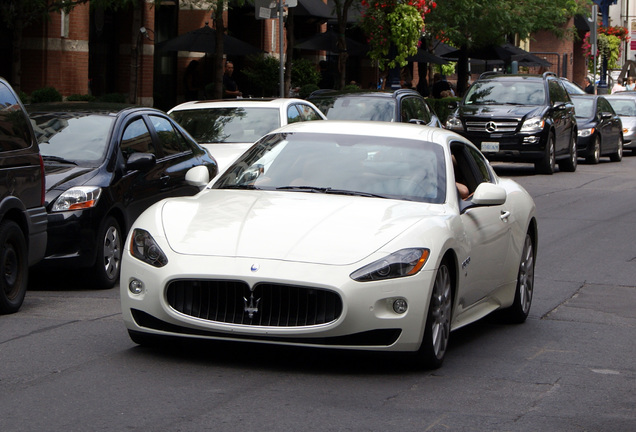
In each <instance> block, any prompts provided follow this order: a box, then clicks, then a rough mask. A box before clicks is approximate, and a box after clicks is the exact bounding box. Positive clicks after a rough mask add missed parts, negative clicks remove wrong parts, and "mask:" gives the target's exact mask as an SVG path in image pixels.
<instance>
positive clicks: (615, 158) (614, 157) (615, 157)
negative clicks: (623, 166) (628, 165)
mask: <svg viewBox="0 0 636 432" xmlns="http://www.w3.org/2000/svg"><path fill="white" fill-rule="evenodd" d="M610 160H611V161H612V162H620V161H622V160H623V137H622V136H621V137H619V138H618V146H617V147H616V152H614V153H612V154H611V155H610Z"/></svg>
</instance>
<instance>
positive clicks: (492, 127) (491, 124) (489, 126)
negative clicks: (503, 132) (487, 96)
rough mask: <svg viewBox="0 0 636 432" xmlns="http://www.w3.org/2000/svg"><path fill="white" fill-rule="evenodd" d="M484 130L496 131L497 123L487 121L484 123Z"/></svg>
mask: <svg viewBox="0 0 636 432" xmlns="http://www.w3.org/2000/svg"><path fill="white" fill-rule="evenodd" d="M486 130H487V131H488V132H490V133H493V132H496V131H497V125H496V124H495V122H488V123H486Z"/></svg>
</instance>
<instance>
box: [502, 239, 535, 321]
mask: <svg viewBox="0 0 636 432" xmlns="http://www.w3.org/2000/svg"><path fill="white" fill-rule="evenodd" d="M534 258H535V256H534V242H533V241H532V237H530V234H526V239H525V241H524V243H523V251H522V252H521V260H520V261H519V271H518V273H517V286H516V288H515V299H514V302H513V303H512V305H511V306H510V307H509V308H507V309H505V310H503V311H502V312H503V314H502V315H503V318H504V320H505V321H506V322H508V323H512V324H521V323H523V322H525V320H526V318H528V313H529V312H530V306H531V305H532V294H533V292H534Z"/></svg>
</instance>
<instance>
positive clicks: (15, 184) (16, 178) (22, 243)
mask: <svg viewBox="0 0 636 432" xmlns="http://www.w3.org/2000/svg"><path fill="white" fill-rule="evenodd" d="M46 225H47V215H46V209H45V208H44V166H43V164H42V158H41V157H40V150H39V148H38V143H37V141H36V139H35V135H34V134H33V129H32V127H31V122H30V121H29V117H28V115H27V113H26V111H25V110H24V106H23V105H22V103H21V102H20V99H19V98H18V96H17V95H16V94H15V92H14V91H13V89H12V88H11V86H10V85H9V83H8V82H6V81H5V80H4V79H2V78H0V269H1V272H0V314H7V313H13V312H17V311H18V309H20V306H22V302H23V301H24V295H25V294H26V290H27V278H28V274H29V273H28V272H29V270H28V267H29V266H30V265H33V264H35V263H37V262H38V261H40V260H41V259H42V257H43V256H44V251H45V249H46V239H47V235H46Z"/></svg>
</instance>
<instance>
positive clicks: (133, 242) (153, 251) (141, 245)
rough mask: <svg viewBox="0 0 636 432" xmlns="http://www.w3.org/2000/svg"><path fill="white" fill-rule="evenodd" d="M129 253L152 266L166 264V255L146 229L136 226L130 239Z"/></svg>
mask: <svg viewBox="0 0 636 432" xmlns="http://www.w3.org/2000/svg"><path fill="white" fill-rule="evenodd" d="M130 254H131V255H132V256H134V257H135V258H137V259H138V260H141V261H143V262H145V263H146V264H150V265H151V266H154V267H163V266H165V265H166V264H168V257H166V254H164V253H163V251H162V250H161V248H160V247H159V245H158V244H157V242H156V241H155V239H153V238H152V236H151V235H150V233H149V232H148V231H146V230H142V229H139V228H136V229H135V230H134V231H133V233H132V236H131V239H130Z"/></svg>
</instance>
